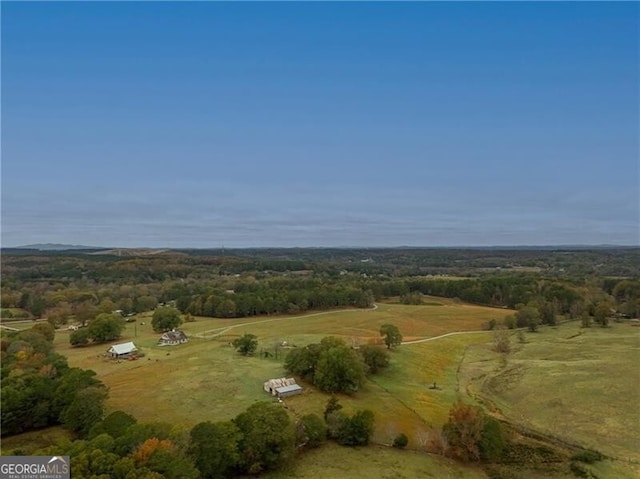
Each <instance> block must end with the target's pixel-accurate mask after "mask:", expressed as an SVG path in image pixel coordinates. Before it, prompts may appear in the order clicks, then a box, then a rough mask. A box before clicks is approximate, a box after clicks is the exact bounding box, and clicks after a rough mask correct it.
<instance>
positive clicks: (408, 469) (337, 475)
mask: <svg viewBox="0 0 640 479" xmlns="http://www.w3.org/2000/svg"><path fill="white" fill-rule="evenodd" d="M263 477H265V478H268V479H284V478H295V477H298V478H310V479H311V478H312V479H352V478H354V477H363V478H364V477H366V478H372V479H410V478H415V477H424V478H435V479H486V478H488V476H487V475H486V474H485V473H484V472H483V471H482V469H480V468H474V467H468V466H463V465H461V464H460V463H456V462H454V461H449V460H447V459H444V458H441V457H437V456H431V455H426V454H419V453H416V452H413V451H399V450H397V449H393V448H389V447H366V448H348V447H341V446H338V445H336V444H331V443H328V444H326V445H325V446H323V447H322V448H320V449H316V450H311V451H308V452H305V453H304V454H302V455H300V456H299V457H298V458H297V459H296V461H295V464H293V465H292V467H291V468H290V469H287V470H284V471H281V472H277V473H271V474H266V475H264V476H263Z"/></svg>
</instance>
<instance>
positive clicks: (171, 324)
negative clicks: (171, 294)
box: [151, 306, 182, 332]
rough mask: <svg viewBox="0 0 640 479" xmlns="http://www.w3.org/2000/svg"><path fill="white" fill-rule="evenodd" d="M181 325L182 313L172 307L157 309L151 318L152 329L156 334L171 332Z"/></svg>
mask: <svg viewBox="0 0 640 479" xmlns="http://www.w3.org/2000/svg"><path fill="white" fill-rule="evenodd" d="M181 324H182V318H181V317H180V311H178V310H177V309H176V308H173V307H171V306H165V307H162V308H158V309H156V310H155V311H154V312H153V317H152V318H151V327H152V328H153V330H154V331H156V332H162V331H170V330H172V329H174V328H177V327H178V326H180V325H181Z"/></svg>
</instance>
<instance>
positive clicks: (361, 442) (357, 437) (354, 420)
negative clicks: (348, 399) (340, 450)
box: [338, 409, 375, 446]
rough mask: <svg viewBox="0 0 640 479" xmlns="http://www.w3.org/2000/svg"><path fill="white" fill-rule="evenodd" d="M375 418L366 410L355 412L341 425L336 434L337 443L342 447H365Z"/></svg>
mask: <svg viewBox="0 0 640 479" xmlns="http://www.w3.org/2000/svg"><path fill="white" fill-rule="evenodd" d="M374 425H375V416H374V414H373V412H372V411H370V410H368V409H366V410H361V411H357V412H356V413H355V414H354V415H353V416H351V417H350V418H348V419H347V420H346V421H344V422H343V423H342V427H341V428H340V430H339V432H338V442H339V443H340V444H342V445H343V446H366V445H367V444H369V439H370V438H371V435H372V434H373V430H374Z"/></svg>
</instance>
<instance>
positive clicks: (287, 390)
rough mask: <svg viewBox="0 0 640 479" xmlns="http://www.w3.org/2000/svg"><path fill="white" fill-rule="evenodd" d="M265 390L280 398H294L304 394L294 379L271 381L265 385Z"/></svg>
mask: <svg viewBox="0 0 640 479" xmlns="http://www.w3.org/2000/svg"><path fill="white" fill-rule="evenodd" d="M264 390H265V391H266V392H268V393H270V394H271V395H272V396H278V397H279V398H284V397H287V396H293V395H295V394H300V393H301V392H302V388H301V387H300V386H299V385H298V384H296V380H295V379H294V378H280V379H269V380H268V381H266V382H265V383H264Z"/></svg>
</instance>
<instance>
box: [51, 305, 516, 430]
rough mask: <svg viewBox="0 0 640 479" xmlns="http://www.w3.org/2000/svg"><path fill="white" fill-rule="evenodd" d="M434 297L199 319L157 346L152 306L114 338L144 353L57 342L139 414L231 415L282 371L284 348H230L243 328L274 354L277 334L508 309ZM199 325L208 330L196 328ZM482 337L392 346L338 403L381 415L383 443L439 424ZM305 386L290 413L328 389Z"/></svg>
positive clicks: (419, 326) (184, 419) (446, 324)
mask: <svg viewBox="0 0 640 479" xmlns="http://www.w3.org/2000/svg"><path fill="white" fill-rule="evenodd" d="M440 302H441V303H442V305H439V306H435V305H426V306H406V305H390V304H382V305H379V307H378V308H377V309H376V310H350V311H341V312H328V313H321V314H315V315H309V316H306V317H305V316H296V317H272V318H250V319H246V318H245V319H236V320H229V319H225V320H220V319H211V318H206V319H204V318H198V319H197V321H196V322H193V323H186V324H184V325H183V329H184V330H185V331H186V332H187V334H188V335H190V336H191V337H192V340H191V341H190V342H189V343H187V344H184V345H179V346H173V347H162V348H160V347H158V346H156V341H157V338H158V334H156V333H153V331H152V330H151V326H150V315H149V314H147V315H141V316H140V317H139V318H138V324H136V325H133V324H132V323H130V324H128V325H127V329H126V331H125V334H124V336H123V338H122V339H121V340H120V341H118V342H124V341H134V342H135V343H136V345H137V346H138V347H139V348H141V349H142V350H143V351H144V352H145V354H146V356H145V357H144V358H142V359H139V360H137V361H123V362H121V363H117V362H114V361H112V360H106V359H103V357H102V354H103V353H104V352H105V351H106V349H108V347H109V345H99V346H90V347H85V348H71V347H70V346H69V344H68V332H66V331H59V332H58V334H56V340H55V341H56V349H57V350H58V351H59V352H60V353H62V354H64V355H66V356H67V357H68V358H69V363H70V364H71V365H72V366H80V367H83V368H87V369H93V370H94V371H96V372H97V373H98V375H99V377H100V378H101V380H102V381H103V382H104V383H105V384H106V385H107V386H108V387H109V400H108V403H107V405H108V409H109V410H110V411H112V410H117V409H121V410H124V411H127V412H129V413H131V414H133V415H134V416H136V417H137V418H138V419H139V420H140V421H156V420H164V421H170V422H179V423H182V424H185V425H186V426H191V425H194V424H196V423H198V422H200V421H204V420H213V421H215V420H222V419H229V418H231V417H233V416H235V415H237V414H238V413H240V412H242V411H243V410H245V409H246V408H247V407H248V406H249V405H250V404H251V403H253V402H254V401H257V400H264V399H267V398H268V396H266V394H265V393H264V391H263V390H262V383H263V382H264V381H265V380H266V379H268V378H271V377H280V376H282V375H283V374H284V371H283V368H282V354H280V357H279V358H278V359H275V358H273V359H260V358H258V357H253V358H243V357H241V356H239V355H238V354H237V353H235V351H234V350H233V348H232V347H230V346H229V344H228V343H229V341H230V340H231V339H232V338H233V337H234V336H237V335H240V334H243V333H244V332H249V333H252V334H255V335H257V336H258V339H259V341H260V344H259V347H258V350H261V349H263V348H264V349H267V350H270V351H271V352H272V353H273V352H275V350H274V344H275V342H276V341H280V340H287V341H288V342H289V343H290V344H296V345H298V346H302V345H305V344H308V343H310V342H316V341H319V340H320V339H322V338H323V337H324V336H327V335H336V336H341V337H343V338H344V339H345V340H347V341H350V340H352V339H354V340H356V341H358V342H365V341H367V340H368V339H374V338H376V339H377V338H379V333H378V330H379V327H380V325H382V324H384V323H387V322H391V323H393V324H396V325H397V326H398V327H399V328H400V330H401V331H402V332H403V334H405V337H406V338H407V339H415V338H423V337H434V336H438V335H440V334H443V333H446V332H451V331H457V330H479V329H480V328H481V327H482V324H483V323H484V322H486V321H487V320H488V319H491V318H494V317H495V318H498V319H499V318H501V317H503V316H505V315H507V314H510V311H508V310H500V309H492V308H483V307H479V306H471V305H466V304H456V303H454V302H451V301H447V300H442V301H440ZM142 322H144V323H145V325H142ZM249 323H251V324H249ZM229 326H237V327H234V328H233V329H231V330H227V331H226V332H224V334H222V335H220V336H217V337H213V335H214V334H216V333H215V332H214V331H217V333H220V332H221V331H225V329H226V328H228V327H229ZM221 328H222V329H221ZM204 332H207V333H206V335H205V336H204V338H205V339H201V338H197V337H195V336H197V335H202V333H204ZM480 337H483V338H486V336H485V335H484V334H475V335H469V336H456V337H453V338H443V339H439V340H436V341H432V342H428V343H423V344H414V345H407V346H403V347H401V348H399V349H398V351H394V352H393V355H392V367H391V368H390V370H388V371H387V372H385V373H384V374H383V375H381V376H378V377H375V378H374V381H375V382H368V383H367V385H366V386H365V387H364V388H363V390H362V391H361V392H359V393H358V394H357V395H355V396H353V397H346V396H345V397H344V398H343V402H344V404H345V408H346V409H347V410H353V409H357V408H370V409H372V410H374V411H375V412H376V416H377V420H378V428H377V430H376V440H378V441H380V442H387V441H388V440H389V439H388V438H389V436H390V435H391V434H393V432H394V430H395V429H403V430H404V429H407V428H409V427H411V429H415V426H414V425H413V424H414V423H416V422H418V423H420V422H421V423H422V424H423V425H424V426H425V428H426V427H427V426H428V425H432V424H433V425H440V424H441V423H442V422H443V418H444V417H445V411H446V410H447V409H448V407H449V405H450V404H451V402H453V401H454V396H455V391H456V381H455V371H456V368H457V366H458V362H459V359H460V355H461V353H462V352H463V351H464V348H465V347H466V344H468V343H473V342H477V341H480ZM485 340H486V339H485ZM434 380H435V381H437V382H438V384H439V385H442V387H443V390H441V391H434V393H435V394H429V392H428V391H426V387H427V385H428V384H429V383H430V382H432V381H434ZM305 386H307V387H306V389H305V393H304V394H303V395H301V396H297V397H293V398H290V399H288V400H287V402H288V403H289V405H290V408H291V410H292V412H294V413H299V414H306V413H307V412H315V413H321V412H322V410H323V409H324V405H325V403H326V401H327V398H328V396H327V395H326V394H324V393H321V392H318V391H316V390H315V389H314V388H313V387H310V386H309V385H305ZM387 418H392V421H386V419H387ZM387 422H391V423H393V424H388V423H387ZM408 425H411V426H408ZM403 432H406V434H407V435H409V436H410V438H411V437H412V436H413V435H414V434H415V431H414V430H407V431H403Z"/></svg>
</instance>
